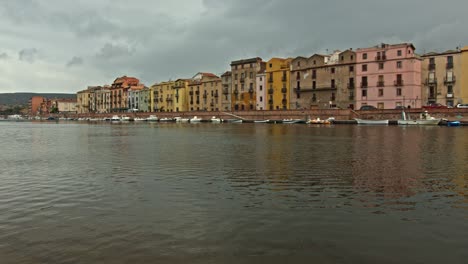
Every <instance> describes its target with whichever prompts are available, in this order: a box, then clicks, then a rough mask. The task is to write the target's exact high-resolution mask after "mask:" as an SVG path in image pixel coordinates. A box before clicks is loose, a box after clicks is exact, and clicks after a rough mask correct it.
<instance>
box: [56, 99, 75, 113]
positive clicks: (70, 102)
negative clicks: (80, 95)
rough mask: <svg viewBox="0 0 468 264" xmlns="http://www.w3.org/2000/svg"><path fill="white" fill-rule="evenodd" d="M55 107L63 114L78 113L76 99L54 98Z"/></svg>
mask: <svg viewBox="0 0 468 264" xmlns="http://www.w3.org/2000/svg"><path fill="white" fill-rule="evenodd" d="M53 104H54V107H56V108H57V111H58V112H59V113H61V114H76V113H77V110H76V105H77V104H76V100H75V99H56V100H53Z"/></svg>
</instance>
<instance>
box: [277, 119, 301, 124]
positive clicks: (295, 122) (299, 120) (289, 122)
mask: <svg viewBox="0 0 468 264" xmlns="http://www.w3.org/2000/svg"><path fill="white" fill-rule="evenodd" d="M301 121H302V119H283V121H282V122H283V124H298V123H300V122H301Z"/></svg>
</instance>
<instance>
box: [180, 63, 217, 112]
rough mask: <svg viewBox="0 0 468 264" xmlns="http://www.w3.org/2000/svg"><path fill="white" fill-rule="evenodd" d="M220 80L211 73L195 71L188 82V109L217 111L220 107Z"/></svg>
mask: <svg viewBox="0 0 468 264" xmlns="http://www.w3.org/2000/svg"><path fill="white" fill-rule="evenodd" d="M221 95H222V81H221V78H220V77H218V76H216V75H215V74H213V73H206V72H200V73H197V74H196V75H195V76H194V77H193V78H192V79H191V81H190V84H189V96H188V100H189V108H190V111H219V110H220V109H221V108H222V98H221Z"/></svg>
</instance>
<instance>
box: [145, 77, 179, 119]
mask: <svg viewBox="0 0 468 264" xmlns="http://www.w3.org/2000/svg"><path fill="white" fill-rule="evenodd" d="M174 85H175V81H167V82H161V83H157V84H154V85H153V86H151V89H152V90H153V96H154V101H155V102H154V103H153V107H155V108H156V111H159V112H174V111H175V107H174V106H175V104H174V99H175V96H174Z"/></svg>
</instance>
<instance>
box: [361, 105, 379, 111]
mask: <svg viewBox="0 0 468 264" xmlns="http://www.w3.org/2000/svg"><path fill="white" fill-rule="evenodd" d="M359 110H361V111H368V110H377V107H375V106H373V105H363V106H361V108H359Z"/></svg>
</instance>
